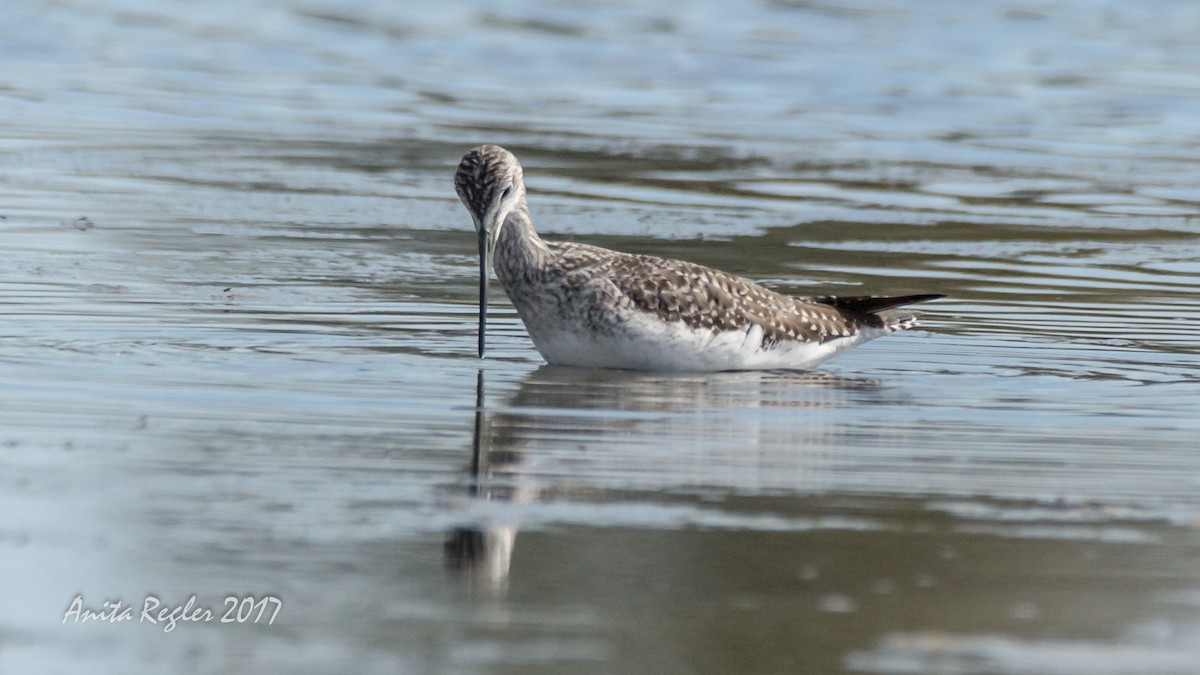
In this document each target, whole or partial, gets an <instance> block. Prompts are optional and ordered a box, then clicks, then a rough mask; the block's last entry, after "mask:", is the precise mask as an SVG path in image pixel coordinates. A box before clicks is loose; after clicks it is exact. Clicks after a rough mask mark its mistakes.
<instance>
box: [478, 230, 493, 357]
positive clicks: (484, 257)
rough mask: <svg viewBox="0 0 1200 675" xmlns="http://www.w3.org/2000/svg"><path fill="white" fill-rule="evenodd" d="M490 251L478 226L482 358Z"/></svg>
mask: <svg viewBox="0 0 1200 675" xmlns="http://www.w3.org/2000/svg"><path fill="white" fill-rule="evenodd" d="M491 258H492V252H491V250H490V247H489V246H488V231H487V230H485V229H484V228H482V227H481V228H479V358H481V359H482V358H483V345H484V339H485V338H486V337H487V296H488V282H489V281H491V277H492V260H491Z"/></svg>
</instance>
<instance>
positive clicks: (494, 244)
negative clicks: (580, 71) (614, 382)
mask: <svg viewBox="0 0 1200 675" xmlns="http://www.w3.org/2000/svg"><path fill="white" fill-rule="evenodd" d="M454 187H455V190H456V191H457V192H458V197H459V199H461V200H462V203H463V205H464V206H466V207H467V211H469V212H470V213H471V219H472V220H473V221H474V223H475V231H476V233H477V235H478V240H479V358H483V355H484V340H485V336H486V331H487V294H488V284H489V279H490V278H491V275H490V268H491V267H493V262H494V266H495V270H496V277H497V278H498V279H499V280H500V284H501V285H502V286H503V287H504V291H505V292H506V293H508V297H509V299H510V300H512V303H513V306H515V307H516V309H517V314H518V315H519V316H520V317H521V321H523V322H524V323H525V329H526V330H527V331H528V332H529V336H530V337H531V338H532V339H533V344H534V346H535V347H536V348H537V350H538V352H540V353H541V355H542V358H544V359H546V362H547V363H550V364H552V365H563V366H581V367H591V368H622V369H628V370H650V371H719V370H760V369H762V370H766V369H776V368H778V369H793V370H807V369H811V368H813V367H815V366H816V365H818V364H820V363H821V362H822V361H825V360H826V359H828V358H829V357H831V356H833V355H835V354H837V353H839V352H842V351H845V350H847V349H849V348H851V347H854V346H857V345H860V344H862V343H864V342H867V341H868V340H872V339H874V338H877V337H879V336H881V335H886V334H887V333H892V332H895V331H898V330H902V329H905V328H909V327H911V326H913V325H915V323H916V315H915V314H913V313H912V312H911V311H909V310H904V309H898V308H900V307H903V306H905V305H911V304H913V303H917V302H924V301H927V300H934V299H936V298H940V297H943V296H941V295H933V294H927V295H905V296H895V297H878V296H856V297H840V296H833V295H819V296H808V297H793V296H788V295H783V294H780V293H776V292H774V291H772V290H769V289H767V288H764V287H763V286H760V285H758V284H756V283H754V282H752V281H750V280H748V279H743V278H741V277H738V276H734V275H732V274H727V273H725V272H721V271H720V270H715V269H712V268H709V267H704V266H703V265H697V264H695V263H690V262H685V261H682V260H667V259H663V258H657V257H654V256H648V255H635V254H631V253H621V252H620V251H613V250H609V249H606V248H600V247H598V246H589V245H587V244H578V243H574V242H560V241H544V240H543V239H542V238H541V237H540V236H538V233H537V232H536V231H534V229H533V221H532V220H531V219H530V217H529V206H528V204H527V202H526V200H525V181H524V174H523V171H522V169H521V164H520V162H518V161H517V158H516V157H515V156H514V155H513V154H512V153H511V152H509V151H507V150H505V149H504V148H502V147H500V146H498V145H481V146H479V147H477V148H473V149H472V150H470V151H469V152H467V154H466V155H465V156H463V158H462V162H460V163H459V165H458V171H457V173H456V174H455V176H454Z"/></svg>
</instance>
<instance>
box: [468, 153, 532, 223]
mask: <svg viewBox="0 0 1200 675" xmlns="http://www.w3.org/2000/svg"><path fill="white" fill-rule="evenodd" d="M454 189H455V191H456V192H458V198H459V199H461V200H462V203H463V206H466V207H467V211H470V212H471V217H472V218H473V219H474V220H475V227H476V228H479V227H480V226H481V225H483V226H484V227H490V225H491V224H492V223H491V222H489V221H498V222H496V223H495V224H496V225H499V224H502V223H503V214H507V212H508V211H511V210H512V208H513V207H514V206H515V205H516V204H517V202H518V201H520V198H521V196H522V195H524V194H525V181H524V173H523V172H522V170H521V163H520V162H518V161H517V158H516V156H515V155H513V154H512V153H511V152H509V151H508V150H505V149H504V148H502V147H500V146H498V145H480V146H478V147H475V148H471V150H469V151H468V152H467V154H465V155H463V158H462V161H461V162H459V163H458V171H457V172H455V174H454ZM489 216H490V218H489ZM497 229H498V228H497Z"/></svg>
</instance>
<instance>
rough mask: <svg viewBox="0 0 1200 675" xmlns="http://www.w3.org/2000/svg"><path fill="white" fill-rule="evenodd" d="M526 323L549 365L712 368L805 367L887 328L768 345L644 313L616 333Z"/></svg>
mask: <svg viewBox="0 0 1200 675" xmlns="http://www.w3.org/2000/svg"><path fill="white" fill-rule="evenodd" d="M529 323H530V322H528V321H527V322H526V329H527V330H529V334H530V336H531V337H532V338H533V343H534V346H536V347H537V350H538V352H540V353H541V355H542V357H543V358H545V359H546V362H547V363H550V364H552V365H559V366H578V367H585V368H621V369H626V370H648V371H660V372H661V371H674V372H711V371H720V370H772V369H793V370H806V369H810V368H814V367H816V366H817V365H818V364H820V363H821V362H822V361H825V360H826V359H828V358H829V357H831V356H833V355H834V354H837V353H838V352H840V351H843V350H845V349H848V348H850V347H853V346H855V345H858V344H862V343H863V342H866V341H867V340H870V339H873V338H875V337H878V336H879V335H883V334H884V331H882V330H879V331H862V332H861V333H859V334H857V335H855V336H853V337H846V338H839V339H835V340H830V341H827V342H823V343H811V342H808V343H806V342H793V343H779V344H775V345H773V346H771V347H768V348H764V346H763V342H762V336H763V331H762V328H760V327H758V326H751V327H750V328H749V329H746V330H728V331H722V332H720V333H716V334H713V332H712V331H711V330H704V329H700V330H697V329H692V328H689V327H688V326H687V325H685V324H684V323H683V322H682V321H672V322H665V321H662V320H659V319H658V318H657V317H655V316H652V315H649V314H645V315H639V316H636V317H634V318H632V319H631V320H630V321H629V322H628V323H626V324H623V325H621V326H617V327H615V328H614V329H613V331H612V332H611V334H607V333H596V332H590V331H581V330H580V327H579V326H578V325H573V326H571V325H563V324H562V323H559V322H550V323H553V324H555V325H547V324H542V325H539V326H536V327H533V326H530V325H529Z"/></svg>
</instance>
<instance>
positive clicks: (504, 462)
mask: <svg viewBox="0 0 1200 675" xmlns="http://www.w3.org/2000/svg"><path fill="white" fill-rule="evenodd" d="M484 400H485V396H484V376H483V371H482V370H480V371H479V372H478V374H477V375H476V378H475V431H474V434H473V435H472V437H471V463H470V467H469V473H470V479H471V480H470V484H469V487H468V495H469V496H470V497H471V499H472V500H479V501H492V500H497V501H526V498H525V493H526V492H529V491H530V490H531V488H523V487H520V486H516V485H514V484H513V482H512V481H511V480H510V479H512V478H515V477H516V476H515V473H514V471H513V468H514V467H515V466H516V465H518V464H520V462H521V460H522V455H521V453H519V452H516V451H505V450H492V448H491V439H490V438H489V437H488V434H487V426H488V419H487V414H486V412H485V406H484ZM516 538H517V524H516V522H510V523H499V522H488V523H481V524H479V525H471V526H460V527H456V528H454V529H452V530H451V531H450V534H449V536H448V537H447V538H446V545H445V551H446V566H447V567H448V568H450V569H453V570H458V571H463V572H470V573H473V574H476V575H477V576H479V577H480V578H482V579H484V580H486V581H488V582H490V583H493V584H496V585H502V584H503V583H504V581H505V580H507V578H508V570H509V565H510V563H511V561H512V551H513V544H514V543H515V542H516Z"/></svg>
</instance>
